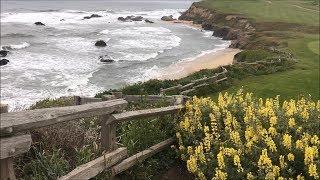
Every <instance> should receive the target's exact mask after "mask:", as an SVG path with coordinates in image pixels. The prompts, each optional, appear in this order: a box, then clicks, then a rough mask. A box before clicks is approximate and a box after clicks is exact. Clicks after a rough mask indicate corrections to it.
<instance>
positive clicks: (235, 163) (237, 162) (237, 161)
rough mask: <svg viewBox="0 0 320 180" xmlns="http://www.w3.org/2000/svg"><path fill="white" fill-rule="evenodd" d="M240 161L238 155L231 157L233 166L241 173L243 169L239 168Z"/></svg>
mask: <svg viewBox="0 0 320 180" xmlns="http://www.w3.org/2000/svg"><path fill="white" fill-rule="evenodd" d="M240 161H241V160H240V156H239V155H234V157H233V163H234V165H235V166H237V167H238V172H242V171H243V169H242V167H241V162H240Z"/></svg>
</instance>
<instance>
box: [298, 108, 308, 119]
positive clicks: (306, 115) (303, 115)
mask: <svg viewBox="0 0 320 180" xmlns="http://www.w3.org/2000/svg"><path fill="white" fill-rule="evenodd" d="M300 115H301V117H302V119H303V120H304V121H307V120H308V119H309V112H308V110H307V108H304V109H303V111H302V112H301V113H300Z"/></svg>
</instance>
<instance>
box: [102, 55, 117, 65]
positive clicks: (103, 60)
mask: <svg viewBox="0 0 320 180" xmlns="http://www.w3.org/2000/svg"><path fill="white" fill-rule="evenodd" d="M99 60H100V62H105V63H112V62H114V60H113V59H112V58H111V57H110V56H108V55H103V56H99Z"/></svg>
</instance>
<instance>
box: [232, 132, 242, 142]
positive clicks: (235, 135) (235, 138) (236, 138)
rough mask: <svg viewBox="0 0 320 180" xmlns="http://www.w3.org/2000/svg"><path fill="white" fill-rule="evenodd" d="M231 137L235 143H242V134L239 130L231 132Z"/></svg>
mask: <svg viewBox="0 0 320 180" xmlns="http://www.w3.org/2000/svg"><path fill="white" fill-rule="evenodd" d="M230 139H231V140H232V141H233V142H234V143H235V144H238V145H239V144H241V139H240V134H239V133H238V132H237V131H232V132H231V133H230Z"/></svg>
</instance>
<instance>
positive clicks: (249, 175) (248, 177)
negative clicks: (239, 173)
mask: <svg viewBox="0 0 320 180" xmlns="http://www.w3.org/2000/svg"><path fill="white" fill-rule="evenodd" d="M247 180H254V176H253V174H252V173H251V172H249V173H248V174H247Z"/></svg>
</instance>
